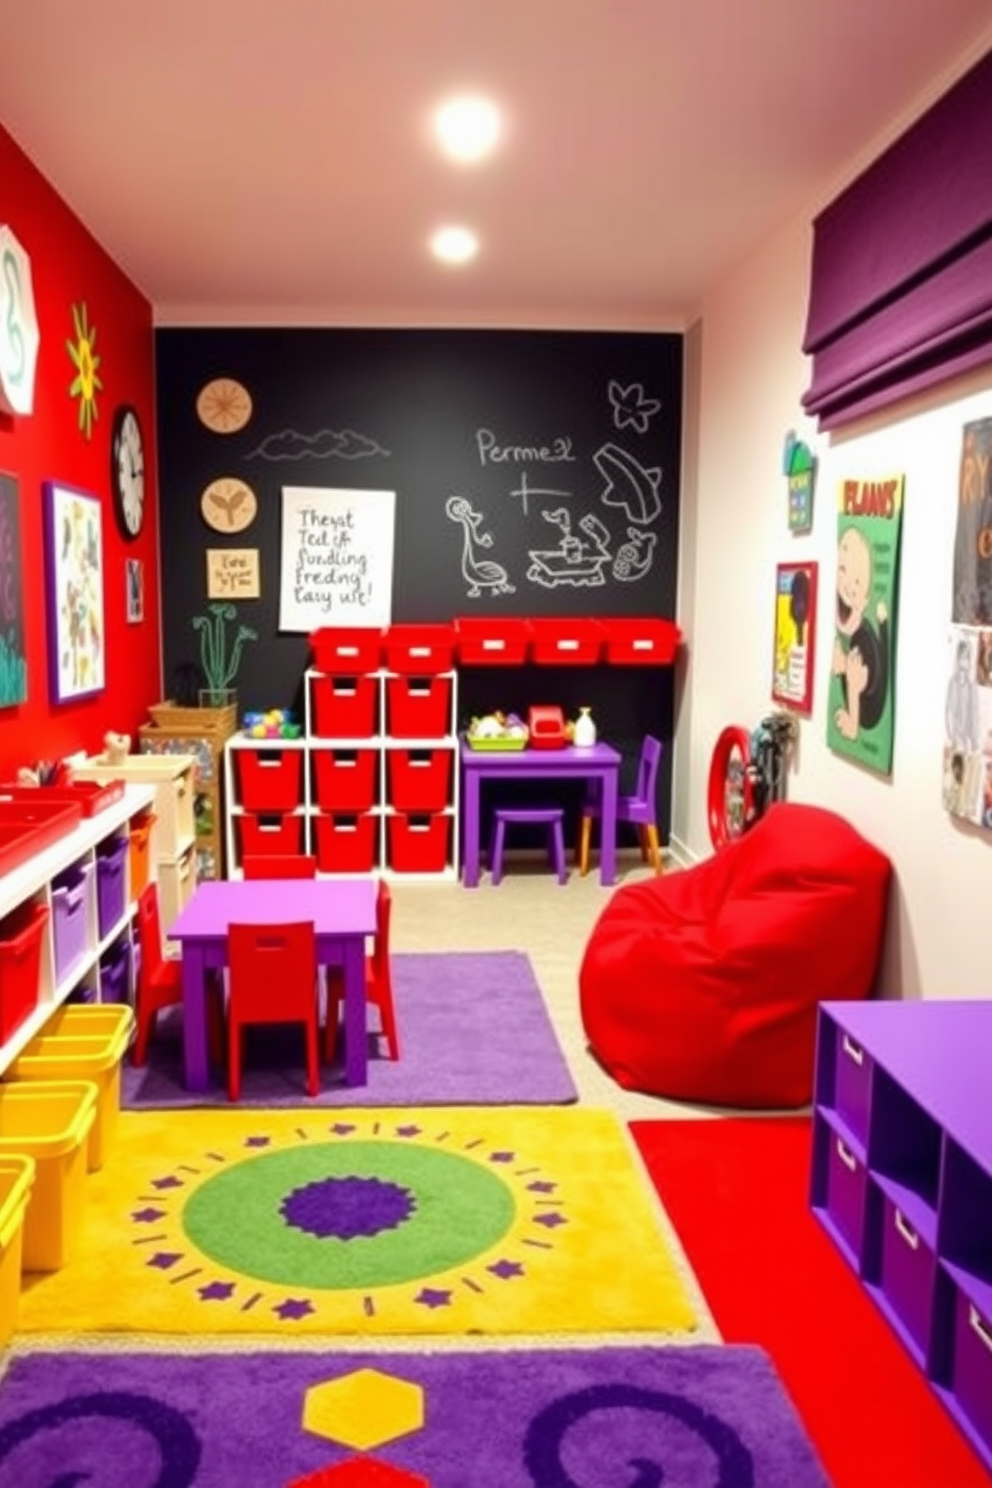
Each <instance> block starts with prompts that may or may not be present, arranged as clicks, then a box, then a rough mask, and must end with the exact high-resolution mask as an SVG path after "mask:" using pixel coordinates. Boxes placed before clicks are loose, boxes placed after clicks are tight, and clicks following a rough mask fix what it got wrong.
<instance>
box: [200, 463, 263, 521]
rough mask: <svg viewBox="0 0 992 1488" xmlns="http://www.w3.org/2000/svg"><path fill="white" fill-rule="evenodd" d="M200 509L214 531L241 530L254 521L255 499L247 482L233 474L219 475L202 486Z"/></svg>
mask: <svg viewBox="0 0 992 1488" xmlns="http://www.w3.org/2000/svg"><path fill="white" fill-rule="evenodd" d="M200 511H201V512H202V514H203V520H204V521H205V522H206V524H207V526H208V527H212V528H213V529H214V531H215V532H244V530H245V528H246V527H250V526H251V524H252V522H254V520H255V514H256V512H257V511H258V498H257V497H256V495H255V492H254V491H253V490H252V488H251V486H249V485H248V483H247V481H243V480H240V479H239V478H238V476H236V475H222V476H220V477H219V478H218V479H217V480H212V481H211V482H210V484H209V486H207V487H205V489H204V492H203V495H202V496H201V497H200Z"/></svg>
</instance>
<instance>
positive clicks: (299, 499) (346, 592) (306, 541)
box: [279, 486, 396, 632]
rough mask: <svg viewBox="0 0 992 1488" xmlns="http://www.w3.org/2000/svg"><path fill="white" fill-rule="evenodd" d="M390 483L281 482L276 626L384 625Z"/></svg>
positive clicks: (388, 600) (389, 592)
mask: <svg viewBox="0 0 992 1488" xmlns="http://www.w3.org/2000/svg"><path fill="white" fill-rule="evenodd" d="M395 518H396V492H395V491H348V490H338V489H334V488H326V487H321V486H283V488H282V568H281V576H280V586H279V629H280V630H297V631H305V632H310V631H311V630H315V629H316V628H317V627H318V626H321V625H388V624H389V623H390V621H391V619H392V599H393V533H394V526H395Z"/></svg>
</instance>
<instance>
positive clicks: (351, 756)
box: [313, 749, 379, 811]
mask: <svg viewBox="0 0 992 1488" xmlns="http://www.w3.org/2000/svg"><path fill="white" fill-rule="evenodd" d="M378 762H379V756H378V754H377V753H376V751H375V750H374V749H315V750H314V752H313V767H314V779H315V784H316V791H317V805H318V806H319V807H320V809H321V811H370V810H371V809H372V807H373V806H374V805H375V768H376V765H377V764H378Z"/></svg>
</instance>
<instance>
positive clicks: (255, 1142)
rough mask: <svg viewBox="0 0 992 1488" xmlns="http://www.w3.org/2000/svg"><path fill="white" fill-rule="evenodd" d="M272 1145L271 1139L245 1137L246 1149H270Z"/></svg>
mask: <svg viewBox="0 0 992 1488" xmlns="http://www.w3.org/2000/svg"><path fill="white" fill-rule="evenodd" d="M271 1143H272V1138H271V1137H245V1146H246V1147H268V1146H270V1145H271Z"/></svg>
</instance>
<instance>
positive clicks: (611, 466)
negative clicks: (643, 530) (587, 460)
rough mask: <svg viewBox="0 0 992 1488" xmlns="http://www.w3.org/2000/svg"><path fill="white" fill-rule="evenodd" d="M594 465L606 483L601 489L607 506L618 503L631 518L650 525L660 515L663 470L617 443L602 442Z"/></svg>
mask: <svg viewBox="0 0 992 1488" xmlns="http://www.w3.org/2000/svg"><path fill="white" fill-rule="evenodd" d="M592 461H593V464H594V465H595V467H596V469H597V470H598V471H599V473H600V475H601V476H602V477H603V479H604V481H605V482H606V486H605V488H604V489H603V490H602V491H601V492H600V497H599V499H600V501H602V503H603V505H604V506H619V507H620V508H621V509H622V510H623V511H624V512H625V513H626V516H627V518H628V520H629V521H631V522H637V523H638V525H640V526H642V527H647V525H648V524H649V523H650V522H653V521H654V519H655V517H657V516H659V515H660V514H661V497H660V496H659V495H658V487H659V486H660V485H661V469H660V467H658V466H654V467H651V468H648V467H647V466H645V465H642V464H641V462H640V461H639V460H635V458H634V456H633V455H632V454H630V453H629V451H628V450H625V449H621V448H620V446H619V445H618V444H613V443H611V442H610V443H607V444H602V445H600V447H599V449H598V450H597V451H596V453H595V454H594V455H593V457H592Z"/></svg>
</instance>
